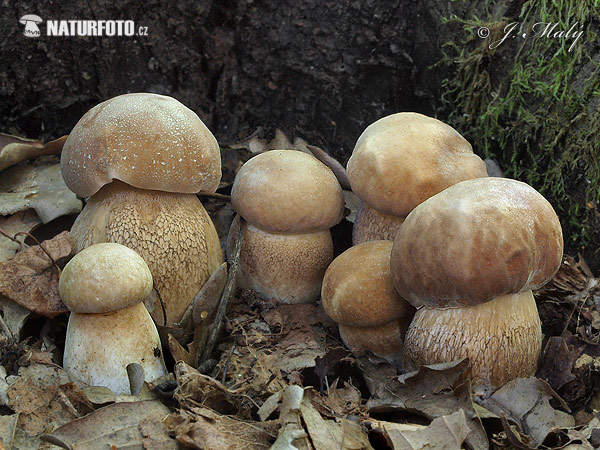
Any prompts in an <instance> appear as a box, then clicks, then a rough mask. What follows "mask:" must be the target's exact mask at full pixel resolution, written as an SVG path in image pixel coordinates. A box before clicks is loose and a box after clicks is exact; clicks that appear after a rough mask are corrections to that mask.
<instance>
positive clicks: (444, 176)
mask: <svg viewBox="0 0 600 450" xmlns="http://www.w3.org/2000/svg"><path fill="white" fill-rule="evenodd" d="M347 168H348V179H349V181H350V185H351V186H352V190H353V191H354V192H355V193H356V195H358V196H359V197H360V198H361V199H362V200H363V201H365V202H367V203H368V204H369V205H370V206H371V207H372V208H374V209H376V210H378V211H379V212H382V213H384V214H389V215H395V216H399V217H406V216H407V215H408V213H409V212H410V211H411V210H412V209H413V208H414V207H415V206H417V205H418V204H420V203H421V202H423V201H424V200H426V199H427V198H429V197H431V196H432V195H435V194H437V193H438V192H440V191H442V190H444V189H446V188H447V187H449V186H452V185H453V184H456V183H458V182H460V181H463V180H468V179H471V178H478V177H487V172H486V169H485V163H484V162H483V161H482V160H481V158H479V157H478V156H477V155H475V154H474V153H473V149H472V148H471V144H469V142H467V140H466V139H465V138H463V137H462V136H461V135H460V134H459V133H458V132H457V131H456V130H455V129H454V128H452V127H451V126H449V125H446V124H445V123H443V122H441V121H439V120H437V119H433V118H431V117H427V116H424V115H422V114H417V113H409V112H405V113H398V114H392V115H391V116H387V117H384V118H382V119H379V120H378V121H377V122H374V123H373V124H371V125H369V126H368V127H367V128H366V130H365V131H364V132H363V133H362V134H361V135H360V137H359V138H358V141H357V142H356V146H355V147H354V151H353V152H352V156H351V157H350V160H349V161H348V166H347Z"/></svg>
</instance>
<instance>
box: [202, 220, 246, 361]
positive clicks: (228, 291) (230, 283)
mask: <svg viewBox="0 0 600 450" xmlns="http://www.w3.org/2000/svg"><path fill="white" fill-rule="evenodd" d="M244 223H245V221H244V219H243V218H242V217H241V216H240V222H239V225H240V227H239V229H238V233H237V236H236V241H235V247H234V249H233V253H232V254H231V266H230V268H229V275H228V276H227V284H225V289H223V294H222V295H221V301H220V302H219V306H218V308H217V313H216V315H215V320H214V321H213V322H212V323H211V324H210V327H209V330H208V339H207V340H206V346H205V347H204V351H203V352H202V356H201V357H200V359H199V360H198V362H199V364H202V363H203V362H204V361H206V360H207V359H208V358H210V355H211V354H212V352H213V349H214V347H215V343H216V342H217V336H218V334H219V331H220V330H221V326H222V324H223V318H224V317H225V312H226V311H227V304H228V303H229V300H230V299H231V297H232V296H233V293H234V292H233V291H234V287H235V277H236V275H237V271H238V267H239V263H240V252H241V249H242V234H243V232H244Z"/></svg>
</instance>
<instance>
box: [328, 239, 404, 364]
mask: <svg viewBox="0 0 600 450" xmlns="http://www.w3.org/2000/svg"><path fill="white" fill-rule="evenodd" d="M392 245H393V243H392V242H391V241H370V242H364V243H362V244H359V245H356V246H354V247H351V248H349V249H348V250H346V251H345V252H344V253H342V254H341V255H339V256H338V257H337V258H335V259H334V260H333V262H332V263H331V264H330V265H329V267H328V268H327V270H326V272H325V278H324V279H323V288H322V291H321V298H322V301H323V309H325V312H326V313H327V315H328V316H329V317H331V318H332V319H333V320H334V321H335V322H337V323H338V325H339V330H340V337H341V338H342V341H343V342H344V344H346V346H347V347H348V348H350V349H351V350H352V351H353V352H354V353H355V354H356V355H357V356H360V355H362V354H364V353H365V352H367V351H370V352H371V353H374V354H376V355H377V356H380V357H382V358H386V359H389V360H392V361H398V360H399V359H400V357H401V354H402V341H403V338H404V334H405V332H406V329H407V328H408V324H409V323H410V321H411V319H412V316H413V314H414V308H413V307H412V306H411V305H410V304H409V303H408V302H406V301H405V300H404V299H403V298H402V297H400V295H399V294H398V292H397V291H396V289H395V288H394V285H393V283H392V277H391V274H390V253H391V251H392Z"/></svg>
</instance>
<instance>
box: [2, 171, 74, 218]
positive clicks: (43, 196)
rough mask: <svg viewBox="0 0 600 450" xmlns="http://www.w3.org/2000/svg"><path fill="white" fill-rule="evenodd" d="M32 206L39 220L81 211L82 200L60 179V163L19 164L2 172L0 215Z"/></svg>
mask: <svg viewBox="0 0 600 450" xmlns="http://www.w3.org/2000/svg"><path fill="white" fill-rule="evenodd" d="M30 208H32V209H34V210H35V212H36V213H37V215H38V216H39V218H40V219H41V221H42V223H48V222H50V221H51V220H54V219H56V218H57V217H60V216H65V215H70V214H77V213H79V212H81V208H82V203H81V200H79V199H78V198H77V196H76V195H75V194H74V193H73V192H71V190H69V188H68V187H67V185H66V184H65V182H64V181H63V179H62V175H61V172H60V164H51V165H42V166H18V167H13V168H11V169H8V170H7V171H5V172H3V173H2V178H1V179H0V215H3V216H7V215H11V214H14V213H16V212H19V211H24V210H27V209H30Z"/></svg>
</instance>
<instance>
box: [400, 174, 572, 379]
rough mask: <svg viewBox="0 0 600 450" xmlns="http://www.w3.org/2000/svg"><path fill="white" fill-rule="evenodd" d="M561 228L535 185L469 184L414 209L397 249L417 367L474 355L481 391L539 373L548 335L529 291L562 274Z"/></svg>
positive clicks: (408, 353) (471, 371)
mask: <svg viewBox="0 0 600 450" xmlns="http://www.w3.org/2000/svg"><path fill="white" fill-rule="evenodd" d="M562 252H563V238H562V230H561V226H560V222H559V220H558V217H557V216H556V213H555V212H554V210H553V209H552V206H551V205H550V203H548V201H547V200H546V199H545V198H544V197H543V196H542V195H541V194H540V193H538V192H537V191H536V190H535V189H533V188H532V187H531V186H529V185H527V184H525V183H522V182H520V181H515V180H509V179H505V178H479V179H473V180H467V181H463V182H461V183H458V184H456V185H454V186H451V187H449V188H448V189H446V190H444V191H442V192H440V193H439V194H437V195H434V196H433V197H431V198H430V199H428V200H426V201H424V202H423V203H421V204H420V205H419V206H417V207H416V208H415V209H414V210H413V211H412V212H411V213H410V214H409V215H408V217H407V218H406V220H405V221H404V223H403V224H402V226H401V227H400V230H399V232H398V235H397V236H396V240H395V241H394V246H393V248H392V254H391V262H390V265H391V272H392V277H393V280H394V285H395V286H396V289H397V290H398V292H399V293H400V295H401V296H402V297H403V298H405V299H406V300H407V301H408V302H410V303H411V304H412V305H413V306H415V307H416V308H417V312H416V314H415V317H414V318H413V321H412V323H411V324H410V327H409V329H408V331H407V333H406V337H405V341H404V357H403V361H404V363H405V364H406V366H407V367H408V368H409V369H410V368H413V369H414V368H417V367H418V366H420V365H422V364H432V363H439V362H445V361H452V360H455V359H460V358H469V365H468V368H467V372H466V374H465V376H466V377H467V378H469V379H471V380H472V382H473V384H474V385H484V386H492V387H499V386H502V385H503V384H505V383H506V382H508V381H510V380H512V379H514V378H518V377H527V376H531V375H533V374H534V373H535V370H536V367H537V361H538V358H539V354H540V350H541V344H542V332H541V327H540V318H539V315H538V312H537V308H536V304H535V300H534V298H533V295H532V292H531V291H532V290H534V289H538V288H539V287H541V286H543V285H544V284H545V283H546V282H547V281H549V280H550V279H551V278H552V277H553V276H554V274H555V273H556V272H557V270H558V268H559V266H560V262H561V257H562Z"/></svg>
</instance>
